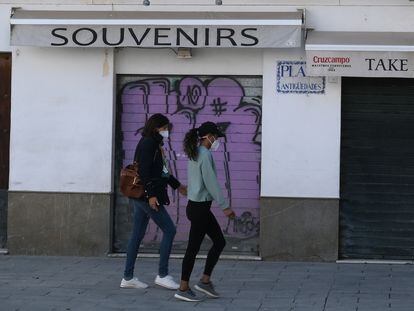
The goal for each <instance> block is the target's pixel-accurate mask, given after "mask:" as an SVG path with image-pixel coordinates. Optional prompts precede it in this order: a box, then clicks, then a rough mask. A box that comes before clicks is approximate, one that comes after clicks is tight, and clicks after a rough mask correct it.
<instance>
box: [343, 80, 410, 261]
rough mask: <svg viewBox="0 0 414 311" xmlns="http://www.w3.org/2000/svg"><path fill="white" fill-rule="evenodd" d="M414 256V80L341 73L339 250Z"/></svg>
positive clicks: (362, 255)
mask: <svg viewBox="0 0 414 311" xmlns="http://www.w3.org/2000/svg"><path fill="white" fill-rule="evenodd" d="M339 256H340V257H341V258H343V259H391V260H393V259H400V260H413V259H414V81H413V79H390V78H382V79H379V78H376V79H373V78H343V80H342V137H341V199H340V254H339Z"/></svg>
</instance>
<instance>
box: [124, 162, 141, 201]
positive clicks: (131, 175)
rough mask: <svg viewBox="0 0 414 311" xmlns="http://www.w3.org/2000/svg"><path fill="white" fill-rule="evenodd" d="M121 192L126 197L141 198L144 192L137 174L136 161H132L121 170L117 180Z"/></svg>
mask: <svg viewBox="0 0 414 311" xmlns="http://www.w3.org/2000/svg"><path fill="white" fill-rule="evenodd" d="M119 188H120V191H121V193H122V194H123V195H124V196H126V197H128V198H136V199H138V198H141V197H142V196H143V195H144V193H145V189H144V185H143V184H142V183H141V179H140V178H139V175H138V163H137V162H134V163H132V164H129V165H127V166H126V167H124V168H123V169H122V170H121V176H120V180H119Z"/></svg>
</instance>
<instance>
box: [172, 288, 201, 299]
mask: <svg viewBox="0 0 414 311" xmlns="http://www.w3.org/2000/svg"><path fill="white" fill-rule="evenodd" d="M174 297H175V298H177V299H180V300H184V301H190V302H198V301H202V300H203V299H202V298H201V297H200V296H198V295H197V294H195V293H194V292H193V291H192V290H191V288H189V289H188V290H186V291H184V292H183V291H181V290H180V289H177V292H176V293H175V295H174Z"/></svg>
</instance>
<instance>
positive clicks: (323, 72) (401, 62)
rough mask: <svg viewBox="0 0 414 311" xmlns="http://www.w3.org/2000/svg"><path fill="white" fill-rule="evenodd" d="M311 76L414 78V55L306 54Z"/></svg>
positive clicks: (392, 53)
mask: <svg viewBox="0 0 414 311" xmlns="http://www.w3.org/2000/svg"><path fill="white" fill-rule="evenodd" d="M306 61H307V73H308V75H311V76H342V77H401V78H412V77H414V53H412V52H369V51H313V50H310V51H306Z"/></svg>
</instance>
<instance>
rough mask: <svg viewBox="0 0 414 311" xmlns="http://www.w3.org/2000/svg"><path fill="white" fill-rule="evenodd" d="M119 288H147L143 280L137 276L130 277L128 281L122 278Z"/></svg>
mask: <svg viewBox="0 0 414 311" xmlns="http://www.w3.org/2000/svg"><path fill="white" fill-rule="evenodd" d="M119 287H121V288H141V289H144V288H147V287H148V284H145V283H144V282H141V281H140V280H138V278H132V279H130V280H129V281H127V280H125V279H122V281H121V285H120V286H119Z"/></svg>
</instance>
